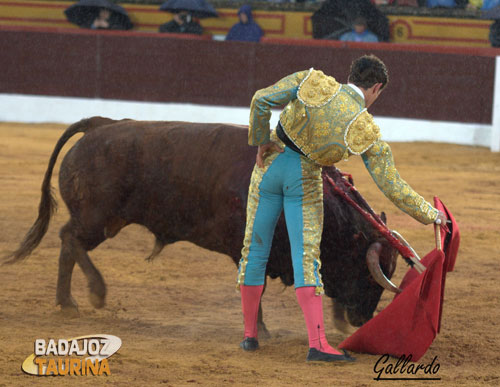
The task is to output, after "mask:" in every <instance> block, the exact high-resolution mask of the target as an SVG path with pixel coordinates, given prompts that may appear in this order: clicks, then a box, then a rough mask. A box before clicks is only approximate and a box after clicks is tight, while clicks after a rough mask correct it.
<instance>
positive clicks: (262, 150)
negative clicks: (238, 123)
mask: <svg viewBox="0 0 500 387" xmlns="http://www.w3.org/2000/svg"><path fill="white" fill-rule="evenodd" d="M272 152H279V153H282V152H283V149H281V148H280V146H279V145H278V144H276V143H275V142H272V141H269V142H268V143H267V144H264V145H259V148H258V150H257V160H256V162H257V166H258V167H259V168H264V159H265V158H266V157H267V155H268V154H269V153H272Z"/></svg>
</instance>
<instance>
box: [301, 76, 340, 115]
mask: <svg viewBox="0 0 500 387" xmlns="http://www.w3.org/2000/svg"><path fill="white" fill-rule="evenodd" d="M341 86H342V85H341V84H340V83H338V82H337V81H336V80H335V78H333V77H329V76H326V75H325V74H324V73H323V72H322V71H320V70H314V69H313V68H312V67H311V69H310V70H309V73H308V74H307V76H306V77H305V78H304V80H303V81H302V82H301V83H300V85H299V88H298V91H297V99H298V100H299V101H300V102H302V103H303V104H304V105H306V106H307V107H313V108H318V107H322V106H325V105H326V104H327V103H329V102H330V101H331V100H332V99H333V98H335V96H336V95H337V94H338V93H339V91H340V88H341Z"/></svg>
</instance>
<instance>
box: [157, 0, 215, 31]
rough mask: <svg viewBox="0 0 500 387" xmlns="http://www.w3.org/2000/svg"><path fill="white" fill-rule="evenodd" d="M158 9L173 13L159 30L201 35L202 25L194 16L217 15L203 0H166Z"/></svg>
mask: <svg viewBox="0 0 500 387" xmlns="http://www.w3.org/2000/svg"><path fill="white" fill-rule="evenodd" d="M160 10H161V11H166V12H171V13H173V14H174V18H173V20H171V21H170V22H167V23H165V24H162V25H161V26H160V27H159V29H158V30H159V32H170V33H185V34H197V35H201V34H202V33H203V27H202V26H201V25H200V24H199V23H198V22H197V21H196V20H195V18H197V19H202V18H207V17H217V16H218V15H217V12H216V11H215V9H214V8H213V7H212V6H211V5H210V4H208V3H207V2H206V1H205V0H168V1H166V2H165V3H163V4H162V5H161V7H160Z"/></svg>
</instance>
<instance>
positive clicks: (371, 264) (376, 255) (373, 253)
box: [366, 242, 402, 293]
mask: <svg viewBox="0 0 500 387" xmlns="http://www.w3.org/2000/svg"><path fill="white" fill-rule="evenodd" d="M381 251H382V244H381V243H380V242H375V243H372V244H371V245H370V247H369V248H368V251H367V253H366V264H367V265H368V270H369V271H370V274H371V275H372V277H373V279H374V280H375V281H377V283H378V284H379V285H380V286H382V287H383V288H384V289H387V290H389V291H390V292H393V293H401V292H402V290H401V289H400V288H398V287H397V286H396V285H394V284H393V283H392V282H391V280H390V279H389V278H387V277H386V276H385V274H384V272H383V271H382V268H381V267H380V253H381Z"/></svg>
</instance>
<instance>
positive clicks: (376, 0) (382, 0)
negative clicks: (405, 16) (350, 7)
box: [370, 0, 399, 5]
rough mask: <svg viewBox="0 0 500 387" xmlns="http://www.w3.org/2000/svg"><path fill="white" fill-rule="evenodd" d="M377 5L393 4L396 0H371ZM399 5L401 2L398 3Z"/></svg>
mask: <svg viewBox="0 0 500 387" xmlns="http://www.w3.org/2000/svg"><path fill="white" fill-rule="evenodd" d="M370 1H371V2H372V4H375V5H392V4H394V0H370ZM398 5H399V4H398Z"/></svg>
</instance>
